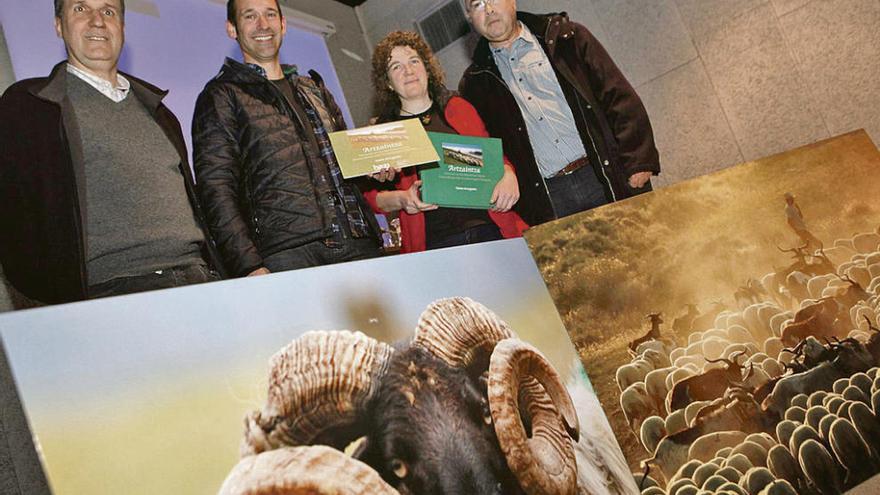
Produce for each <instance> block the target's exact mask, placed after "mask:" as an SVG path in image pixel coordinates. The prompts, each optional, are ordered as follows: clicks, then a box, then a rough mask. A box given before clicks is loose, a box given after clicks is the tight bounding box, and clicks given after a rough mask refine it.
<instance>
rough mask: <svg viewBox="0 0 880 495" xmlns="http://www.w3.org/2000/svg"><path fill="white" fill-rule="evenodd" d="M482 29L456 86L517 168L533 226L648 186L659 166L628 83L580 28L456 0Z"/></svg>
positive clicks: (524, 212) (505, 5)
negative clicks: (500, 142)
mask: <svg viewBox="0 0 880 495" xmlns="http://www.w3.org/2000/svg"><path fill="white" fill-rule="evenodd" d="M462 1H463V4H464V8H465V11H466V13H467V17H468V20H469V21H470V22H471V24H472V25H473V27H474V29H475V30H476V31H477V32H478V33H479V34H480V35H482V39H481V40H480V41H479V43H478V45H477V48H476V50H475V51H474V56H473V63H472V64H471V66H470V67H468V69H467V70H466V71H465V74H464V76H463V77H462V80H461V82H460V84H459V89H460V91H461V94H462V95H463V96H464V97H465V98H466V99H467V100H468V101H470V102H471V103H472V104H473V105H474V106H475V107H476V108H477V111H478V112H479V113H480V116H481V117H482V118H483V120H484V121H485V122H486V127H487V128H488V130H489V133H490V134H491V135H492V136H493V137H499V138H501V139H502V140H503V141H504V152H505V154H506V155H507V157H508V158H510V160H511V162H513V164H514V166H515V167H516V172H517V176H518V179H519V183H520V194H521V197H520V201H519V203H517V205H516V207H515V210H516V211H517V212H518V213H519V214H520V216H522V217H523V219H524V220H525V221H526V222H528V223H529V224H530V225H535V224H539V223H542V222H546V221H549V220H553V219H555V218H560V217H564V216H566V215H570V214H572V213H576V212H579V211H583V210H586V209H589V208H594V207H596V206H600V205H603V204H606V203H608V202H611V201H618V200H621V199H625V198H628V197H631V196H633V195H636V194H640V193H643V192H647V191H650V190H651V183H650V177H651V175H655V174H658V173H659V172H660V159H659V156H658V153H657V149H656V147H655V146H654V136H653V131H652V130H651V123H650V122H649V120H648V115H647V112H646V111H645V107H644V106H643V105H642V102H641V100H640V99H639V97H638V95H636V93H635V90H633V88H632V86H631V85H630V84H629V82H628V81H627V80H626V78H625V77H624V76H623V74H621V72H620V70H619V69H618V68H617V66H616V65H615V64H614V62H613V61H612V60H611V58H610V57H609V56H608V53H607V52H606V51H605V49H604V48H602V46H601V45H600V44H599V42H598V41H597V40H596V39H595V38H594V37H593V35H592V34H590V32H589V31H587V29H586V28H585V27H584V26H582V25H580V24H578V23H575V22H572V21H570V20H569V19H568V17H567V16H566V15H565V14H551V15H545V16H539V15H533V14H528V13H524V12H517V11H516V0H462Z"/></svg>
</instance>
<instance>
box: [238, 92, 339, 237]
mask: <svg viewBox="0 0 880 495" xmlns="http://www.w3.org/2000/svg"><path fill="white" fill-rule="evenodd" d="M284 79H285V80H286V81H287V83H288V84H290V89H291V90H292V91H294V92H298V91H299V85H294V84H293V83H291V82H290V80H289V79H287V76H284ZM269 86H271V87H272V90H273V91H275V93H276V95H280V96H281V100H282V101H284V102H285V103H287V110H288V112H290V114H291V115H293V118H294V119H296V121H297V122H299V126H300V128H301V129H302V130H303V133H304V134H305V135H306V136H307V137H306V140H305V142H303V146H306V145H308V147H309V148H311V147H313V144H312V142H311V140H309V139H308V136H311V137H312V139H315V138H314V133H312V132H310V129H311V124H310V125H309V126H308V127H306V124H305V122H303V121H302V119H301V118H300V116H299V113H297V112H296V110H294V109H293V102H291V101H290V99H288V98H287V95H285V94H284V92H283V91H281V90H280V89H278V88H277V87H276V86H275V84H274V83H272V82H271V81H269ZM303 98H304V99H305V101H306V103H308V98H306V97H303ZM331 119H332V117H331ZM314 148H315V149H314V150H313V151H312V152H313V153H316V155H315V156H316V157H317V158H318V159H319V160H320V159H321V158H320V156H318V155H317V153H320V147H319V146H318V141H317V140H315V143H314ZM303 156H304V157H305V159H306V162H309V161H310V160H311V159H310V158H309V153H308V152H307V150H303ZM312 168H313V167H312V166H310V165H307V166H306V169H308V171H309V179H310V180H311V182H312V184H314V183H315V177H314V175H313V170H312ZM317 192H318V189H317V187H316V188H315V193H316V194H317ZM315 200H316V201H317V204H318V206H319V207H318V213H320V214H321V215H322V216H323V209H322V208H321V207H320V206H321V198H320V197H319V196H316V198H315ZM334 208H335V206H334ZM254 220H255V221H256V214H254ZM323 220H324V222H322V225H323V224H324V223H326V221H327V219H326V218H324V219H323Z"/></svg>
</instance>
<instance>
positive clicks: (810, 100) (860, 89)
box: [361, 0, 880, 185]
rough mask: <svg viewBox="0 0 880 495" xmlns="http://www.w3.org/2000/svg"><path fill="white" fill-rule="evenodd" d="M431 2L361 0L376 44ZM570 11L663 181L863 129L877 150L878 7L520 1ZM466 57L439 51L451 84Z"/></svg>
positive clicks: (850, 1)
mask: <svg viewBox="0 0 880 495" xmlns="http://www.w3.org/2000/svg"><path fill="white" fill-rule="evenodd" d="M436 4H437V2H436V0H406V1H404V0H368V1H367V2H366V3H365V4H364V5H363V6H362V7H361V12H362V14H363V18H364V24H365V26H366V30H367V37H368V38H369V39H370V40H371V42H372V43H375V42H377V41H378V40H379V39H381V38H382V37H383V36H384V35H385V34H386V33H387V32H389V31H391V30H393V29H413V23H412V21H413V19H415V18H416V17H418V15H419V14H420V13H421V12H423V11H424V10H426V9H428V8H430V7H432V6H434V5H436ZM518 6H519V8H520V9H521V10H526V11H531V12H538V13H545V12H551V11H552V12H558V11H567V12H568V13H569V16H570V17H571V18H572V19H573V20H575V21H578V22H580V23H582V24H584V25H586V26H587V27H588V28H589V29H590V30H591V31H592V32H593V34H594V35H595V36H596V37H597V38H598V39H599V40H600V41H601V42H602V44H603V45H604V46H605V47H606V49H607V50H608V51H609V53H610V54H611V55H612V57H613V58H614V60H615V61H616V62H617V64H618V65H619V66H620V67H621V69H622V70H623V72H624V73H625V74H626V75H627V77H628V78H629V79H630V81H631V82H632V83H633V85H634V86H635V87H636V90H637V91H638V93H639V95H640V96H641V97H642V100H643V101H644V103H645V106H646V107H647V109H648V113H649V114H650V116H651V122H652V124H653V126H654V132H655V135H656V138H657V146H658V148H659V150H660V156H661V160H662V166H663V170H664V172H663V175H662V176H661V177H660V179H659V180H658V181H657V183H658V184H659V185H664V184H670V183H674V182H678V181H680V180H684V179H688V178H691V177H695V176H698V175H701V174H705V173H708V172H711V171H714V170H718V169H720V168H724V167H727V166H730V165H734V164H736V163H740V162H743V161H746V160H752V159H756V158H760V157H763V156H767V155H770V154H774V153H778V152H782V151H786V150H788V149H791V148H794V147H797V146H800V145H804V144H808V143H812V142H815V141H818V140H820V139H824V138H827V137H830V136H834V135H838V134H842V133H845V132H848V131H851V130H854V129H859V128H864V129H866V130H867V131H868V134H869V135H870V136H871V137H872V138H873V139H874V141H875V142H880V92H878V91H877V88H878V85H880V83H878V81H880V63H878V60H880V38H878V26H880V2H878V1H877V0H551V1H537V0H520V1H519V2H518ZM469 57H470V54H469V51H468V50H466V49H463V48H462V47H452V49H449V50H444V53H442V54H441V56H440V59H441V62H442V63H443V65H444V66H445V67H446V70H447V75H448V83H447V85H449V86H451V87H455V86H456V85H457V82H458V78H459V77H460V75H461V73H462V71H463V68H464V67H465V66H466V65H467V62H468V59H469Z"/></svg>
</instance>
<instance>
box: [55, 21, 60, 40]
mask: <svg viewBox="0 0 880 495" xmlns="http://www.w3.org/2000/svg"><path fill="white" fill-rule="evenodd" d="M55 34H56V35H58V37H59V38H61V37H62V36H61V18H60V17H56V18H55Z"/></svg>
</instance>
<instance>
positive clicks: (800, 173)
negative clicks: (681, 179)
mask: <svg viewBox="0 0 880 495" xmlns="http://www.w3.org/2000/svg"><path fill="white" fill-rule="evenodd" d="M877 191H880V152H878V150H877V147H876V146H875V145H874V143H872V142H871V140H870V138H869V137H868V136H867V135H866V134H865V133H864V132H863V131H858V132H853V133H850V134H845V135H842V136H839V137H836V138H833V139H830V140H826V141H822V142H819V143H816V144H812V145H809V146H804V147H802V148H798V149H795V150H792V151H789V152H786V153H782V154H779V155H775V156H771V157H769V158H765V159H761V160H757V161H753V162H749V163H745V164H742V165H739V166H736V167H733V168H730V169H727V170H724V171H721V172H718V173H715V174H712V175H708V176H705V177H701V178H698V179H695V180H692V181H689V182H685V183H680V184H677V185H675V186H671V187H668V188H665V189H662V190H659V191H656V192H654V193H652V194H647V195H644V196H639V197H636V198H633V199H630V200H627V201H623V202H620V203H616V204H613V205H609V206H606V207H603V208H599V209H596V210H593V211H589V212H585V213H582V214H579V215H576V216H572V217H569V218H565V219H562V220H559V221H556V222H554V223H550V224H545V225H542V226H540V227H536V228H533V229H531V230H529V231H528V232H527V233H526V238H527V241H528V243H529V247H530V248H531V249H532V252H533V254H534V255H535V259H536V261H537V263H538V265H539V267H540V270H541V272H542V274H543V277H544V280H545V281H546V282H547V286H548V289H549V290H550V293H551V296H552V297H553V300H554V301H555V303H556V306H557V308H558V309H559V311H560V315H561V316H562V318H563V321H564V323H565V326H566V327H567V328H568V329H569V331H570V335H571V337H572V340H573V342H574V345H575V346H576V347H577V349H578V353H579V355H580V356H581V359H582V362H583V364H584V367H585V369H586V371H587V373H588V374H589V375H590V377H591V379H592V382H593V385H594V387H595V389H596V392H597V394H598V396H599V399H600V401H601V403H602V405H603V407H604V408H605V411H606V413H607V414H608V417H609V419H610V421H611V424H612V427H613V429H614V432H615V434H616V435H617V439H618V441H619V442H620V445H621V447H622V448H623V450H624V453H625V454H626V457H627V460H628V462H629V465H630V467H631V469H632V470H633V471H634V472H638V473H641V474H640V475H639V476H638V478H639V480H638V481H639V484H640V488H641V489H642V490H644V491H643V493H646V492H647V493H656V494H660V493H674V492H675V491H676V490H679V489H680V488H682V487H684V486H692V488H688V490H690V491H689V492H688V493H691V492H693V493H696V491H697V490H700V489H703V490H710V491H724V490H733V491H731V492H726V493H734V492H735V493H746V492H747V493H759V492H760V493H823V494H825V493H842V492H843V491H846V490H849V489H852V488H854V487H856V486H859V485H861V486H863V487H864V486H866V485H865V483H866V480H869V479H871V478H872V477H873V476H875V475H876V474H877V473H878V472H880V462H878V461H880V459H878V458H877V454H878V452H880V435H878V432H880V429H878V426H877V425H878V424H880V422H878V417H880V409H878V408H880V376H878V369H877V367H878V364H880V330H878V326H880V322H878V316H880V297H878V296H880V199H878V194H877ZM646 472H647V476H644V473H646ZM869 483H877V481H876V478H874V479H873V480H871V481H870V482H869ZM870 486H873V487H874V488H873V491H871V490H872V489H868V492H869V493H877V488H876V485H873V484H872V485H870ZM651 487H654V488H651ZM768 487H771V488H772V490H773V491H761V490H764V489H766V490H771V488H768ZM743 490H745V491H743ZM868 492H866V493H868ZM678 493H682V492H681V491H678Z"/></svg>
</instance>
